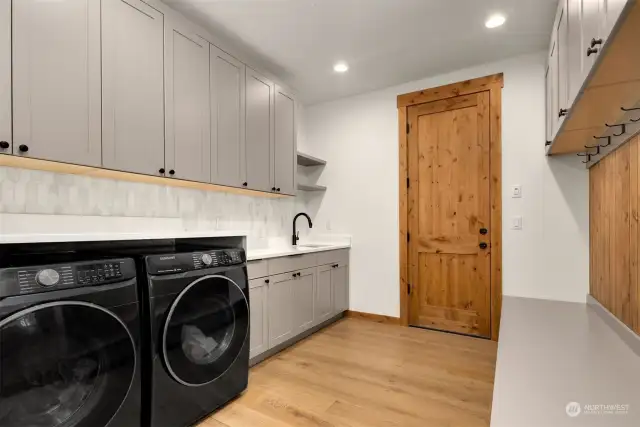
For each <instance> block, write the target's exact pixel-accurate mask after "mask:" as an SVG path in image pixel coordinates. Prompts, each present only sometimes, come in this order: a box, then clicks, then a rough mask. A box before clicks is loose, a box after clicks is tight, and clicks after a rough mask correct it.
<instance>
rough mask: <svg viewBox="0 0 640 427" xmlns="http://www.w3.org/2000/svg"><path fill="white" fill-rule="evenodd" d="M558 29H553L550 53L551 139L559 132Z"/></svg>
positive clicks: (549, 112) (548, 115)
mask: <svg viewBox="0 0 640 427" xmlns="http://www.w3.org/2000/svg"><path fill="white" fill-rule="evenodd" d="M557 35H558V31H557V28H555V29H554V31H553V36H552V38H551V51H550V53H549V64H548V67H549V82H548V83H549V85H550V92H551V100H550V102H549V106H550V107H551V111H548V112H547V117H548V120H549V121H550V123H549V126H550V129H551V139H553V138H555V136H556V133H557V132H558V112H559V111H560V103H559V101H560V99H559V91H558V67H559V64H558V37H557Z"/></svg>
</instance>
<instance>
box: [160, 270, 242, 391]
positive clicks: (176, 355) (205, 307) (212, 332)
mask: <svg viewBox="0 0 640 427" xmlns="http://www.w3.org/2000/svg"><path fill="white" fill-rule="evenodd" d="M248 332H249V306H248V303H247V300H246V298H245V295H244V293H243V292H242V290H241V289H240V287H239V286H238V285H237V284H236V283H235V282H234V281H233V280H231V279H228V278H226V277H223V276H206V277H202V278H199V279H197V280H195V281H194V282H192V283H191V284H189V285H188V286H187V287H186V288H185V289H184V290H183V291H182V292H181V293H180V294H179V295H178V296H177V297H176V299H175V300H174V301H173V303H172V304H171V308H170V309H169V314H168V316H167V320H166V322H165V324H164V332H163V355H164V362H165V366H166V368H167V371H168V372H169V374H170V375H171V376H172V377H173V379H174V380H176V381H177V382H179V383H181V384H183V385H187V386H201V385H205V384H209V383H210V382H212V381H214V380H215V379H216V378H218V377H219V376H220V375H222V374H223V373H224V372H225V371H226V370H227V369H229V367H230V366H231V365H232V364H233V362H235V360H236V359H237V357H238V355H239V354H240V351H241V350H242V347H243V345H244V343H245V340H246V338H247V335H248Z"/></svg>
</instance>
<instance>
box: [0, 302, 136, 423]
mask: <svg viewBox="0 0 640 427" xmlns="http://www.w3.org/2000/svg"><path fill="white" fill-rule="evenodd" d="M135 369H136V353H135V346H134V342H133V338H132V336H131V334H130V333H129V330H128V329H127V327H126V325H125V324H124V323H123V322H122V321H121V320H120V319H119V318H118V317H117V316H116V315H115V314H113V313H112V312H111V311H108V310H106V309H104V308H102V307H99V306H96V305H94V304H90V303H85V302H79V301H69V302H63V301H60V302H51V303H45V304H40V305H36V306H33V307H30V308H28V309H24V310H22V311H19V312H17V313H15V314H13V315H10V316H8V317H6V318H4V319H2V320H0V426H2V427H24V426H33V427H72V426H73V427H95V426H104V425H107V424H108V423H109V421H110V420H111V418H113V416H114V415H115V413H116V412H117V411H118V409H119V408H120V405H121V404H122V402H123V401H124V399H125V398H126V396H127V394H128V392H129V388H130V387H131V383H132V380H133V378H134V372H135Z"/></svg>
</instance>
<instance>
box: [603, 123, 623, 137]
mask: <svg viewBox="0 0 640 427" xmlns="http://www.w3.org/2000/svg"><path fill="white" fill-rule="evenodd" d="M604 125H605V126H606V127H608V128H613V127H616V126H620V127H621V129H620V133H614V134H613V136H622V135H624V134H625V133H627V124H626V123H621V124H619V125H610V124H608V123H605V124H604Z"/></svg>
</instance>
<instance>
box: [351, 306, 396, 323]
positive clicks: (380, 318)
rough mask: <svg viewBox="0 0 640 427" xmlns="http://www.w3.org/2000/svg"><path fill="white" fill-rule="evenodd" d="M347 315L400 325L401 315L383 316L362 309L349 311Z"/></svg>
mask: <svg viewBox="0 0 640 427" xmlns="http://www.w3.org/2000/svg"><path fill="white" fill-rule="evenodd" d="M346 317H351V318H354V319H361V320H368V321H369V322H376V323H386V324H388V325H399V324H400V318H399V317H391V316H383V315H381V314H373V313H363V312H361V311H351V310H349V311H347V312H346Z"/></svg>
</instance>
